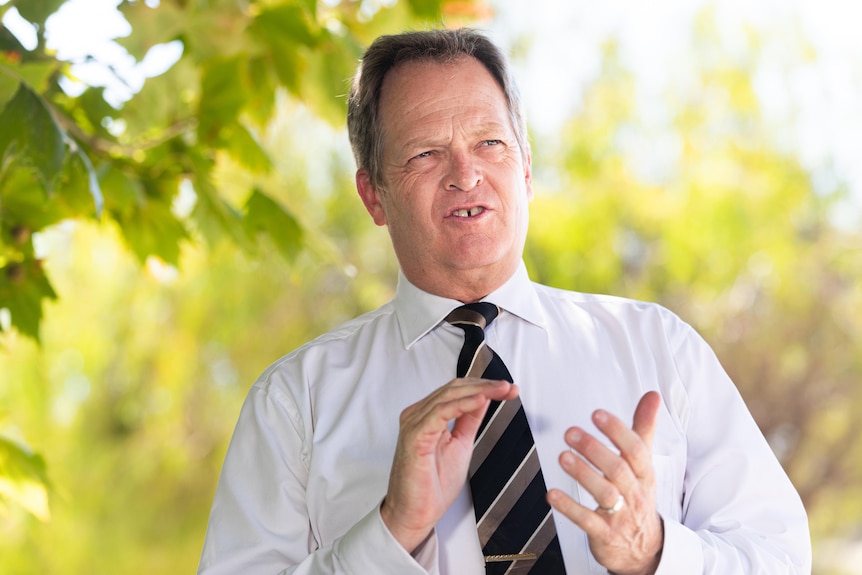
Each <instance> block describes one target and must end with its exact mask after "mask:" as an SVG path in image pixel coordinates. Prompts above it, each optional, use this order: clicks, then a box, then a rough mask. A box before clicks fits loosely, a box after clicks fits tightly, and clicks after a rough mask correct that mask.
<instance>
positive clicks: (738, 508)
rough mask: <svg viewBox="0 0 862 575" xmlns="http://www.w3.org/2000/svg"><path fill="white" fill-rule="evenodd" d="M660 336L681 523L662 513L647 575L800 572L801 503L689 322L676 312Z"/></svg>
mask: <svg viewBox="0 0 862 575" xmlns="http://www.w3.org/2000/svg"><path fill="white" fill-rule="evenodd" d="M668 334H669V336H668V339H669V343H670V345H671V348H672V350H673V355H674V362H675V365H676V369H677V373H678V376H679V378H680V381H681V382H682V385H683V388H684V393H682V394H679V393H677V394H671V395H672V396H673V395H676V397H673V398H672V402H673V405H671V406H670V407H671V409H672V411H675V412H676V413H677V417H678V419H679V424H680V425H681V427H682V429H683V431H684V433H685V436H686V440H687V460H686V472H685V478H684V489H683V501H682V514H681V521H674V520H672V519H669V518H664V526H665V543H664V550H663V553H662V559H661V564H660V566H659V568H658V571H657V575H671V574H676V573H692V574H698V573H700V574H703V575H707V574H709V575H724V574H727V573H737V574H740V575H745V574H752V575H753V574H755V573H758V574H765V573H770V574H773V573H774V574H803V573H805V574H808V573H810V572H811V543H810V536H809V531H808V520H807V517H806V513H805V509H804V508H803V505H802V502H801V500H800V498H799V495H798V494H797V492H796V489H795V488H794V487H793V485H792V484H791V482H790V480H789V478H788V477H787V475H786V474H785V472H784V470H783V469H782V468H781V465H780V464H779V462H778V460H777V458H776V457H775V455H774V453H773V452H772V450H771V448H770V447H769V445H768V444H767V442H766V440H765V438H764V437H763V434H762V433H761V432H760V430H759V428H758V427H757V424H756V423H755V422H754V419H753V418H752V416H751V414H750V412H749V411H748V408H747V407H746V406H745V404H744V402H743V400H742V397H741V396H740V395H739V392H738V391H737V389H736V386H735V385H734V384H733V383H732V382H731V381H730V378H729V377H728V376H727V374H726V373H725V371H724V369H723V368H722V367H721V365H720V364H719V361H718V359H717V358H716V357H715V354H714V353H713V351H712V350H711V349H710V347H709V346H708V345H707V344H706V343H705V342H704V341H703V339H702V338H701V337H700V336H699V335H698V334H697V333H696V332H695V331H694V330H693V329H692V328H691V327H689V326H688V325H687V324H684V323H683V322H681V321H679V320H676V323H675V325H674V326H672V327H671V328H670V329H669V330H668Z"/></svg>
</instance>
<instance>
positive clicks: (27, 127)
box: [0, 84, 66, 189]
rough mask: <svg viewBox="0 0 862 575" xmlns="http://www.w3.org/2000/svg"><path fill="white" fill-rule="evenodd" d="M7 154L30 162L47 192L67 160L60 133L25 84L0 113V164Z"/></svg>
mask: <svg viewBox="0 0 862 575" xmlns="http://www.w3.org/2000/svg"><path fill="white" fill-rule="evenodd" d="M6 153H13V154H15V155H17V156H19V157H21V158H23V159H24V160H25V161H27V162H29V163H31V164H32V165H33V166H34V167H35V168H36V170H37V171H38V173H39V174H40V175H41V177H42V179H43V181H44V182H45V185H46V186H47V187H48V188H49V189H50V187H51V184H52V182H53V180H54V177H55V176H56V175H57V174H58V173H60V170H61V169H62V167H63V160H64V159H65V157H66V144H65V142H64V134H63V132H62V131H61V130H60V128H59V126H58V125H57V123H56V122H55V121H54V118H53V116H51V113H50V112H49V111H48V108H47V107H46V106H45V103H44V102H43V101H42V99H41V98H40V97H39V96H38V95H36V94H35V93H33V91H32V90H30V89H29V88H28V87H27V86H25V85H24V84H21V85H20V86H19V87H18V91H17V92H16V93H15V96H14V97H13V98H12V100H10V101H9V103H8V104H6V108H5V109H4V110H3V113H2V114H0V161H3V158H4V155H5V154H6Z"/></svg>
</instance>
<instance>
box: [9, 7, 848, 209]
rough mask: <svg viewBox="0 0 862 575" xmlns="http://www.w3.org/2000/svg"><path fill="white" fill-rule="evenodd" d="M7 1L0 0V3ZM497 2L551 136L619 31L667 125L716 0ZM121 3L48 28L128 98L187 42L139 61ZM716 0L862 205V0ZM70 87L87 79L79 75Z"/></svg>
mask: <svg viewBox="0 0 862 575" xmlns="http://www.w3.org/2000/svg"><path fill="white" fill-rule="evenodd" d="M7 2H8V0H0V5H3V4H5V3H7ZM147 3H148V4H151V5H154V4H157V3H158V0H147ZM490 3H491V4H492V5H494V6H495V9H496V14H497V17H496V18H495V20H494V21H493V22H492V23H491V24H490V26H489V32H490V33H491V35H492V36H494V38H495V39H496V40H498V41H499V42H501V43H502V44H503V45H504V46H506V45H511V43H512V42H513V41H514V40H516V39H517V38H519V37H522V36H524V35H528V36H529V38H530V42H529V44H528V47H529V49H528V50H527V53H526V58H525V64H524V65H522V66H521V67H520V68H519V70H518V76H519V81H520V83H521V87H522V92H523V95H524V99H525V102H526V105H527V108H528V117H529V119H530V125H531V128H532V129H533V131H534V133H535V134H536V137H541V136H542V135H545V134H549V133H552V131H553V130H554V129H555V128H556V127H557V126H558V124H559V123H560V120H561V118H564V117H567V116H569V115H570V114H571V113H572V112H574V111H576V110H577V108H578V105H579V94H580V89H581V88H582V87H583V86H584V84H585V83H586V82H588V81H589V80H590V78H591V77H592V76H593V75H595V74H596V73H597V72H598V66H599V64H600V53H599V50H600V47H601V45H602V42H603V41H604V40H606V39H607V38H609V37H616V38H617V39H618V41H619V44H620V49H621V57H622V63H623V65H624V66H625V67H626V68H627V69H629V70H631V71H632V72H633V73H634V75H635V78H636V82H637V93H638V102H639V104H640V108H639V114H640V116H641V118H642V119H643V120H644V122H645V123H646V124H647V125H649V124H650V123H653V124H655V125H656V126H660V124H661V122H662V121H663V118H666V116H667V114H666V113H663V111H662V106H661V104H660V102H661V98H662V96H661V95H662V93H663V91H665V90H666V89H667V87H668V86H670V85H672V84H673V83H679V82H681V81H685V73H686V71H687V70H691V69H692V68H691V66H692V62H691V61H690V58H689V57H688V56H689V54H688V53H687V51H688V46H689V45H690V38H691V35H692V34H693V33H694V26H693V21H694V18H695V17H696V15H697V14H698V13H699V11H700V10H701V9H702V7H703V6H704V5H705V4H707V0H651V1H650V2H642V1H637V0H608V1H606V2H595V1H594V0H531V1H530V2H520V1H517V2H516V1H511V0H491V1H490ZM117 4H119V0H69V1H68V2H67V3H66V4H65V5H64V6H63V7H62V8H61V10H60V11H59V12H58V13H57V14H56V15H55V16H53V17H52V18H51V19H50V20H49V21H48V23H47V26H46V27H47V33H48V37H49V46H50V47H52V48H55V49H57V50H58V55H59V56H60V57H61V58H63V59H66V60H70V61H73V62H78V64H76V65H75V66H74V67H73V72H74V74H75V75H76V76H77V77H79V78H80V79H81V80H82V81H84V82H87V83H89V84H94V85H106V86H107V90H106V98H108V99H109V100H110V101H111V102H113V103H115V104H116V105H119V104H120V103H121V102H123V101H125V100H127V99H128V98H129V97H131V95H132V94H133V93H134V92H136V91H137V90H138V89H140V86H141V85H142V84H143V81H144V80H145V78H146V77H151V76H155V75H158V74H160V73H162V72H163V71H164V70H166V69H167V68H168V67H169V66H170V65H172V64H173V62H175V61H176V60H177V59H178V58H179V57H180V55H181V51H182V46H181V45H180V44H179V43H173V44H171V45H163V46H159V47H156V48H154V49H153V50H152V51H151V52H150V53H149V54H148V55H147V57H146V58H145V59H144V60H143V61H142V62H139V63H136V62H135V61H134V59H133V58H132V57H131V56H129V55H128V54H127V53H126V52H125V50H124V49H122V48H120V47H119V46H118V45H117V44H115V43H113V42H112V41H111V39H112V38H115V37H118V36H123V35H126V34H127V33H128V32H129V30H130V27H129V24H128V23H127V22H126V21H125V20H124V19H123V17H122V16H121V15H120V14H119V12H117V11H116V9H115V7H116V5H117ZM713 4H714V5H715V6H716V9H715V10H716V12H715V13H716V20H717V22H718V27H719V32H720V34H721V36H722V38H723V39H724V40H725V41H726V43H727V44H728V45H729V46H731V47H732V48H734V49H740V50H741V49H743V48H744V46H745V33H746V29H747V28H753V29H756V30H758V31H759V32H760V33H761V34H762V36H763V40H764V43H763V46H762V49H761V51H760V54H759V68H758V69H759V72H758V75H757V77H756V80H755V85H756V87H757V90H758V94H759V96H760V97H761V99H762V101H763V102H764V104H765V105H764V111H765V114H766V115H767V118H768V119H769V120H770V121H772V122H774V124H775V125H778V126H784V128H783V131H784V132H786V137H787V145H788V147H789V148H791V149H795V150H797V153H798V155H799V157H800V158H801V159H802V161H803V163H804V164H805V165H806V166H807V167H809V168H811V169H812V170H815V171H817V170H820V171H824V168H828V167H831V168H832V169H834V171H835V172H836V173H837V174H838V175H839V177H841V178H843V179H845V180H846V181H847V183H848V184H849V186H850V187H851V190H852V192H853V195H854V197H855V198H857V199H858V202H857V203H858V205H862V104H860V103H862V34H860V33H859V32H858V25H859V23H860V22H862V1H860V0H757V1H753V2H752V1H750V0H715V1H714V2H713ZM3 22H4V23H5V24H6V25H7V27H8V28H10V29H11V30H13V31H14V32H15V33H16V34H17V35H18V36H19V38H20V39H21V41H22V43H24V44H25V46H27V45H28V43H29V44H30V45H34V44H35V31H34V30H33V29H32V28H31V27H29V26H28V25H27V23H26V22H24V21H22V20H21V18H20V16H18V14H17V11H16V10H15V9H14V8H13V9H11V10H9V11H8V12H7V13H6V16H5V17H4V19H3ZM799 37H803V38H805V39H806V41H807V42H808V43H809V44H810V46H811V48H812V53H814V54H816V55H817V58H816V59H812V58H808V57H807V56H806V54H804V53H800V51H799V50H797V48H798V46H799V41H798V38H799ZM87 55H95V56H96V58H97V59H98V62H85V61H84V59H85V57H86V56H87ZM106 65H110V66H112V67H113V69H114V71H115V73H111V72H110V71H109V70H108V68H107V67H106ZM117 76H119V78H120V79H119V80H118V78H117ZM66 89H67V90H69V91H75V90H76V89H77V90H80V89H81V88H80V87H78V88H76V87H75V86H73V85H68V86H66ZM649 147H650V146H646V148H649ZM653 147H654V146H653ZM644 154H645V158H646V160H645V161H646V162H647V163H649V164H651V165H660V164H661V162H662V158H660V157H653V156H654V154H655V152H652V154H653V155H652V156H651V155H650V154H651V152H650V150H649V149H645V150H644ZM665 160H667V161H672V159H665ZM825 171H826V172H829V171H831V170H829V169H826V170H825Z"/></svg>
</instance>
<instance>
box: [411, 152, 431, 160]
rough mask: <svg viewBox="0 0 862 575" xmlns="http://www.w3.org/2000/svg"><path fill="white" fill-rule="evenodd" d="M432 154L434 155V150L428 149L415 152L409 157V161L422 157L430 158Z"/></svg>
mask: <svg viewBox="0 0 862 575" xmlns="http://www.w3.org/2000/svg"><path fill="white" fill-rule="evenodd" d="M432 155H434V152H433V151H431V150H428V151H426V152H422V153H420V154H416V155H415V156H413V157H412V158H410V161H413V160H423V159H425V158H430V157H431V156H432Z"/></svg>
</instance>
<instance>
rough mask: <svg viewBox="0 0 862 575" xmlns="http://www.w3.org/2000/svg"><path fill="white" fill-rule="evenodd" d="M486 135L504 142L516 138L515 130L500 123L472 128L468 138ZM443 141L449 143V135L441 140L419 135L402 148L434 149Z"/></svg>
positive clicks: (489, 123) (434, 136)
mask: <svg viewBox="0 0 862 575" xmlns="http://www.w3.org/2000/svg"><path fill="white" fill-rule="evenodd" d="M485 135H494V136H495V138H494V139H501V140H504V139H507V138H506V136H511V137H513V138H514V135H515V134H514V130H513V129H512V128H511V126H507V125H506V124H502V123H500V122H485V123H482V124H479V125H478V126H475V127H473V128H471V129H470V130H469V131H468V132H467V136H468V138H476V137H479V136H485ZM441 140H443V141H448V140H449V134H447V135H446V136H444V137H443V138H440V137H439V136H438V135H436V134H430V135H426V134H423V135H419V136H416V137H413V138H408V139H407V140H406V141H405V142H404V144H403V146H402V147H403V148H425V147H434V146H437V145H439V143H440V141H441Z"/></svg>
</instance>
